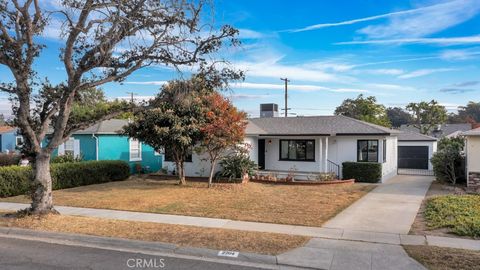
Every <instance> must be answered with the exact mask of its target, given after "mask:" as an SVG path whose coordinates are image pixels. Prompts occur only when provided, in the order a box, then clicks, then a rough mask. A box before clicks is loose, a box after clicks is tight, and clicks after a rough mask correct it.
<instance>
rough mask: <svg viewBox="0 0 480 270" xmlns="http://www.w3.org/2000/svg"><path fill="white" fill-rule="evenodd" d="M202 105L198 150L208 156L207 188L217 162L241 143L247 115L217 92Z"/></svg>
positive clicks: (209, 185) (210, 184)
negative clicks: (202, 116)
mask: <svg viewBox="0 0 480 270" xmlns="http://www.w3.org/2000/svg"><path fill="white" fill-rule="evenodd" d="M204 104H205V124H204V125H202V127H201V133H202V141H201V142H200V149H201V151H203V152H205V153H206V154H208V158H209V160H210V166H211V167H210V176H209V178H208V187H211V186H212V179H213V173H214V171H215V165H216V164H217V161H218V160H219V159H220V158H221V157H222V155H223V154H224V153H225V152H227V151H229V150H232V149H234V148H235V146H237V145H239V144H240V143H242V142H243V139H244V137H245V128H246V127H247V120H246V118H247V115H246V113H245V112H242V111H239V110H237V108H236V107H235V106H233V104H232V103H231V102H230V101H229V100H228V99H226V98H225V97H223V96H222V95H221V94H219V93H217V92H214V93H212V94H210V95H207V96H205V97H204Z"/></svg>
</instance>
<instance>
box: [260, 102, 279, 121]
mask: <svg viewBox="0 0 480 270" xmlns="http://www.w3.org/2000/svg"><path fill="white" fill-rule="evenodd" d="M260 117H261V118H266V117H278V104H275V103H266V104H260Z"/></svg>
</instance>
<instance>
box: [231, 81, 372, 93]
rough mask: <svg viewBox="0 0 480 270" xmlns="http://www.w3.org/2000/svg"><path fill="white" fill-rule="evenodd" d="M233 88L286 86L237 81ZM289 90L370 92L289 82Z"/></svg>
mask: <svg viewBox="0 0 480 270" xmlns="http://www.w3.org/2000/svg"><path fill="white" fill-rule="evenodd" d="M231 87H232V88H234V89H235V88H237V89H263V90H282V91H283V90H284V89H285V86H284V85H283V84H281V83H279V84H271V83H249V82H244V83H235V84H232V85H231ZM288 91H300V92H318V91H328V92H336V93H368V92H369V91H368V90H365V89H357V88H331V87H325V86H320V85H309V84H289V85H288Z"/></svg>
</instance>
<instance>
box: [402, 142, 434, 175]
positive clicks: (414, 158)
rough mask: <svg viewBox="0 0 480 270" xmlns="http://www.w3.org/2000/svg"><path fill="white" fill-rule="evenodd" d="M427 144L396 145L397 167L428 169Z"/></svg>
mask: <svg viewBox="0 0 480 270" xmlns="http://www.w3.org/2000/svg"><path fill="white" fill-rule="evenodd" d="M428 151H429V147H428V146H407V145H403V146H400V145H399V146H398V168H399V169H421V170H428V163H429V162H428V161H429V155H428Z"/></svg>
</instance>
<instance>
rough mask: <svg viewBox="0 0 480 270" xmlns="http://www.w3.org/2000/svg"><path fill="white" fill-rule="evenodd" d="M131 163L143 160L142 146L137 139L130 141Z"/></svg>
mask: <svg viewBox="0 0 480 270" xmlns="http://www.w3.org/2000/svg"><path fill="white" fill-rule="evenodd" d="M129 143H130V161H141V160H142V144H141V143H140V141H138V140H136V139H130V140H129Z"/></svg>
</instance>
